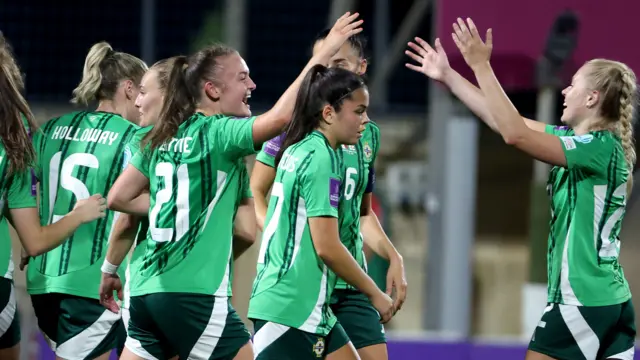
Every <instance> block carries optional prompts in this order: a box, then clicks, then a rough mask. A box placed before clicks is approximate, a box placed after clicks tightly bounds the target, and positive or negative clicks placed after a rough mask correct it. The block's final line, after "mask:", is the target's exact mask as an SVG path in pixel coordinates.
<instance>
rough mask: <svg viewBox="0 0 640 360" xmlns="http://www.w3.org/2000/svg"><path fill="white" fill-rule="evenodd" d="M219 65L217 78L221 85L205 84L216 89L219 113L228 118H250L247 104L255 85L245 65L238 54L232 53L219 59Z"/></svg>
mask: <svg viewBox="0 0 640 360" xmlns="http://www.w3.org/2000/svg"><path fill="white" fill-rule="evenodd" d="M219 65H220V68H221V69H220V73H219V75H218V76H219V79H220V82H221V84H220V85H218V86H216V85H213V84H212V83H211V82H208V83H206V84H211V85H210V86H215V87H216V89H217V91H216V94H218V95H219V96H218V98H219V99H218V102H219V107H220V112H221V113H222V114H225V115H230V116H238V117H248V116H251V108H250V106H249V104H248V102H249V98H251V92H252V91H253V90H255V89H256V84H255V83H254V82H253V80H252V79H251V77H250V76H249V68H248V67H247V63H246V62H245V61H244V59H243V58H242V57H241V56H240V55H239V54H238V53H233V54H230V55H227V56H225V57H223V58H221V59H220V60H219ZM206 84H205V87H206V86H207V85H206ZM205 90H206V89H205Z"/></svg>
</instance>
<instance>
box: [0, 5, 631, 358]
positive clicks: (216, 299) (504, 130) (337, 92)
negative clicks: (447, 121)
mask: <svg viewBox="0 0 640 360" xmlns="http://www.w3.org/2000/svg"><path fill="white" fill-rule="evenodd" d="M362 23H363V22H362V20H358V14H357V13H355V14H351V13H346V14H345V15H343V16H342V17H340V18H339V19H338V20H337V21H336V23H335V25H334V26H333V27H332V28H331V29H330V30H327V31H325V32H323V33H321V34H320V35H319V36H318V38H317V39H316V40H315V42H314V46H313V55H312V56H311V59H310V60H309V62H308V64H307V65H306V67H305V68H304V69H303V70H302V72H301V73H300V75H299V76H298V78H297V79H296V80H295V81H294V82H293V83H292V84H291V85H290V87H289V88H288V89H287V90H286V91H285V92H284V94H283V95H282V96H281V98H280V99H279V100H278V102H277V103H276V104H275V105H274V106H273V107H272V108H271V109H270V110H268V111H266V112H265V113H263V114H261V115H259V116H251V111H250V109H249V105H248V99H249V98H250V97H251V92H252V91H253V90H254V89H255V83H254V82H253V81H252V79H251V77H250V76H249V70H248V68H247V65H246V64H245V62H244V60H243V59H242V57H241V56H240V55H239V54H238V52H237V51H235V50H234V49H232V48H229V47H227V46H224V45H214V46H209V47H206V48H204V49H202V50H200V51H198V52H196V53H194V54H192V55H190V56H176V57H172V58H169V59H165V60H161V61H159V62H157V63H155V64H154V65H153V66H151V67H150V68H147V65H146V64H145V63H144V62H143V61H141V60H140V59H138V58H136V57H134V56H132V55H130V54H126V53H122V52H116V51H114V50H113V49H112V48H111V46H109V44H107V43H104V42H102V43H98V44H96V45H94V46H93V47H92V48H91V50H90V52H89V54H88V55H87V58H86V61H85V66H84V70H83V78H82V81H81V83H80V84H79V85H78V87H77V88H76V89H75V90H74V91H73V95H74V97H73V100H72V102H74V103H77V104H80V105H85V106H86V105H88V104H89V103H91V102H92V101H97V102H98V106H97V109H96V110H95V111H77V112H73V113H70V114H66V115H63V116H60V117H57V118H54V119H51V120H49V121H47V122H46V123H44V125H42V126H41V127H39V128H38V127H36V126H35V121H34V118H33V114H32V112H31V111H30V109H29V107H28V105H27V103H26V101H25V100H24V97H23V96H22V94H21V93H22V91H23V83H22V80H21V77H20V72H19V70H18V66H17V64H16V63H15V60H14V59H13V57H12V55H11V53H10V49H9V46H8V45H7V44H6V42H4V39H2V44H0V45H2V46H1V49H0V50H1V51H0V69H1V70H2V71H1V73H0V92H2V94H3V96H2V98H0V116H1V117H2V120H1V121H0V138H1V139H2V147H1V149H0V171H1V172H2V175H3V176H2V177H1V178H0V191H1V192H2V194H3V199H4V207H5V209H6V210H5V212H4V214H5V217H4V218H3V220H2V222H0V226H2V231H3V233H4V235H3V238H2V239H3V240H2V241H1V242H0V256H1V257H2V263H0V266H3V268H2V269H0V270H2V271H4V274H5V275H4V277H2V278H0V287H1V289H2V290H1V291H0V303H2V304H3V310H2V312H1V313H0V358H2V359H17V358H18V356H19V341H20V336H19V324H18V316H17V314H16V299H15V290H14V287H13V282H12V272H13V263H12V262H11V242H10V238H9V228H8V224H9V223H10V224H12V225H13V227H14V228H15V229H16V231H17V233H18V236H19V238H20V241H21V243H22V245H23V247H24V249H25V253H26V254H25V256H24V257H23V261H22V263H21V268H24V267H27V287H28V292H29V294H30V295H31V300H32V304H33V308H34V311H35V314H36V317H37V319H38V326H39V328H40V330H41V331H42V333H43V334H44V335H45V337H46V338H47V340H48V341H49V344H50V346H51V348H52V349H53V350H54V351H55V353H56V356H57V358H59V359H105V358H107V357H108V356H109V354H110V352H111V350H112V349H114V348H118V349H119V352H121V355H120V358H121V359H127V360H133V359H238V360H249V359H279V360H280V359H318V358H327V359H332V360H343V359H345V360H346V359H368V360H378V359H387V358H388V355H387V349H386V339H385V335H384V328H383V326H382V324H383V323H385V322H387V321H389V320H390V319H391V318H392V317H393V316H394V315H395V313H396V312H397V311H398V310H399V309H400V308H401V306H402V304H403V302H404V301H405V298H406V287H407V284H406V280H405V275H404V265H403V260H402V257H401V256H400V254H399V253H398V251H397V250H396V249H395V248H394V247H393V245H392V244H391V242H390V241H389V239H388V237H387V236H386V235H385V233H384V231H383V229H382V227H381V226H380V223H379V222H378V219H377V218H376V216H375V214H374V213H373V212H372V210H371V192H372V191H373V187H374V184H375V170H374V163H375V159H376V155H377V152H378V149H379V143H380V134H379V129H378V127H377V126H376V125H375V124H374V123H372V122H371V121H370V120H369V118H368V117H367V114H366V112H367V108H368V106H369V94H368V90H367V86H366V84H365V82H364V80H363V78H362V75H363V74H364V73H365V72H366V67H367V62H366V60H365V57H364V41H363V39H362V37H361V36H360V35H359V33H360V32H361V31H362V28H361V25H362ZM453 28H454V32H453V38H454V41H455V43H456V45H457V47H458V49H459V50H460V52H461V53H462V55H463V56H464V59H465V60H466V62H467V64H468V65H469V66H470V67H471V68H472V69H473V71H474V73H475V75H476V78H477V80H478V84H479V88H478V87H476V86H474V85H473V84H471V83H470V82H468V81H467V80H465V79H464V78H463V77H462V76H460V75H459V74H458V73H457V72H455V71H454V70H453V69H451V67H450V66H449V63H448V60H447V56H446V54H445V52H444V50H443V48H442V46H441V44H440V41H439V40H436V41H435V49H434V48H432V47H431V46H429V44H428V43H426V42H425V41H424V40H422V39H420V38H416V42H410V43H409V47H410V49H409V50H407V52H406V53H407V55H408V56H409V57H411V58H412V59H414V60H415V61H416V62H417V63H418V64H417V65H416V64H407V67H408V68H410V69H412V70H414V71H416V72H419V73H422V74H424V75H426V76H428V77H429V78H431V79H433V80H437V81H440V82H442V83H444V84H445V85H447V86H448V87H449V88H450V89H451V91H452V92H453V93H454V94H455V95H456V96H457V97H458V98H459V99H460V100H461V101H462V102H463V103H465V104H466V105H467V106H468V107H469V108H470V109H471V110H472V111H473V112H474V113H475V114H476V115H478V117H479V118H480V119H482V120H483V121H484V122H485V123H487V125H489V126H490V127H491V128H492V129H494V130H495V131H496V132H498V133H499V134H500V135H502V137H503V138H504V140H505V142H507V143H508V144H510V145H513V146H515V147H517V148H519V149H521V150H522V151H524V152H526V153H528V154H530V155H531V156H532V157H534V158H536V159H539V160H542V161H545V162H547V163H550V164H552V165H554V167H553V170H552V171H551V175H550V180H549V191H550V195H551V198H552V204H551V206H552V220H551V233H550V236H549V253H548V258H549V300H548V301H549V304H548V306H547V308H546V309H545V313H544V314H543V317H542V320H541V322H540V325H539V327H538V329H537V330H536V332H535V334H534V337H533V338H532V340H531V343H530V346H529V351H528V353H527V358H528V359H549V358H551V359H553V358H556V359H582V358H585V359H596V358H597V359H601V358H602V359H604V358H607V359H620V360H626V359H632V358H633V342H634V339H635V325H634V321H635V319H634V317H635V315H634V312H633V306H632V304H631V300H630V299H631V294H630V291H629V286H628V284H627V282H626V280H625V278H624V274H623V272H622V268H621V266H620V264H619V262H618V256H619V250H620V242H619V240H618V234H619V232H620V226H621V222H622V219H623V215H624V211H625V205H626V197H627V193H628V191H629V189H630V185H631V182H632V180H631V171H632V169H633V166H634V165H635V150H634V143H633V133H632V126H631V121H632V115H633V111H634V108H635V90H636V88H635V87H636V81H635V75H634V73H633V72H632V71H631V70H630V69H629V68H628V67H627V66H625V65H624V64H622V63H619V62H614V61H609V60H592V61H590V62H588V63H586V64H585V65H584V66H583V67H582V68H580V70H579V71H578V72H577V73H576V74H575V76H574V77H573V81H572V84H571V85H570V86H569V87H567V88H566V89H565V90H564V91H563V95H564V96H565V106H566V108H565V110H564V112H563V116H562V121H563V122H564V123H565V124H566V125H567V126H565V127H553V126H549V125H544V124H541V123H539V122H536V121H533V120H528V119H524V118H522V117H521V116H520V115H519V114H518V112H517V111H516V109H515V108H514V107H513V105H512V104H511V102H510V101H509V99H508V98H507V97H506V96H505V94H504V92H503V91H502V88H501V86H500V84H499V83H498V81H497V80H496V78H495V76H494V75H493V71H492V69H491V66H490V55H491V50H492V38H491V32H490V31H489V32H488V33H487V38H486V41H483V40H482V39H481V37H480V36H479V34H478V31H477V29H476V27H475V25H474V24H473V22H472V21H471V20H470V19H467V21H466V22H465V21H463V20H461V19H458V21H457V22H456V23H455V24H454V26H453ZM256 152H258V155H257V161H256V163H255V166H254V168H253V171H252V174H251V176H249V174H248V172H247V168H246V165H245V163H244V157H245V156H247V155H251V154H255V153H256ZM38 190H39V203H37V202H36V198H37V197H38V196H37V193H38ZM269 192H270V196H269V197H267V194H268V193H269ZM103 196H106V199H105V198H104V197H103ZM267 198H268V201H267ZM256 228H259V229H260V230H261V231H262V241H261V243H260V250H259V254H258V261H257V275H256V278H255V281H254V284H253V289H252V293H251V299H250V304H249V313H248V318H249V319H250V320H251V321H252V322H253V325H254V334H253V336H252V335H251V334H250V333H249V331H248V330H247V329H246V327H245V325H244V323H243V322H242V321H241V320H240V318H239V316H238V315H237V313H236V312H235V310H234V309H233V307H232V306H231V303H230V299H231V296H232V289H231V284H232V274H233V262H234V259H236V258H238V257H239V256H240V255H241V254H242V253H243V252H244V251H245V250H246V249H248V248H249V247H250V246H251V245H252V244H253V242H254V241H255V235H256ZM365 242H366V244H367V245H368V246H369V247H370V248H371V249H372V250H373V251H374V252H375V253H377V254H378V255H380V256H381V257H383V258H385V259H387V260H389V263H390V266H389V272H388V275H387V289H386V292H383V291H382V290H380V289H379V288H378V287H377V285H376V284H375V283H374V282H373V281H372V279H371V278H370V277H369V276H368V275H367V272H366V271H367V269H366V259H365V256H364V252H363V244H364V243H365ZM126 258H128V260H127V264H126V266H120V265H121V264H122V263H123V262H124V261H125V259H126ZM123 279H125V281H123ZM114 293H117V296H118V297H119V298H120V299H121V300H122V303H120V304H118V303H117V302H116V300H115V298H114ZM125 339H126V340H125Z"/></svg>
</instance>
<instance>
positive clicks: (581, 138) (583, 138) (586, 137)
mask: <svg viewBox="0 0 640 360" xmlns="http://www.w3.org/2000/svg"><path fill="white" fill-rule="evenodd" d="M573 139H574V140H575V141H577V142H579V143H582V144H588V143H590V142H591V140H593V135H591V134H586V135H581V136H574V137H573Z"/></svg>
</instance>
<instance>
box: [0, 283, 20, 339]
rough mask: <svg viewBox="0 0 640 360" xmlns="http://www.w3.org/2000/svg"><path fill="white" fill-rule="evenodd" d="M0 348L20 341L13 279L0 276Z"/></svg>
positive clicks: (18, 317)
mask: <svg viewBox="0 0 640 360" xmlns="http://www.w3.org/2000/svg"><path fill="white" fill-rule="evenodd" d="M0 309H2V310H0V349H10V348H13V347H15V346H16V345H17V344H19V343H20V316H19V314H18V307H17V304H16V292H15V288H14V286H13V281H11V280H9V279H6V278H0Z"/></svg>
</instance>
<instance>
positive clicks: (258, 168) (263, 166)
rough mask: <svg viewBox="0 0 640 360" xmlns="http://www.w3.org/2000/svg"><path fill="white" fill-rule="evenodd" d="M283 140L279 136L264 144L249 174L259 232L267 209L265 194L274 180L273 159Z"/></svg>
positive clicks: (281, 136)
mask: <svg viewBox="0 0 640 360" xmlns="http://www.w3.org/2000/svg"><path fill="white" fill-rule="evenodd" d="M283 140H284V134H281V135H279V136H277V137H275V138H273V139H271V140H269V141H267V142H265V143H264V145H263V146H262V150H261V151H260V152H259V153H258V155H257V157H256V162H255V164H254V165H253V171H252V172H251V192H252V193H253V198H254V202H255V212H256V221H257V222H258V228H260V230H261V231H262V230H263V229H264V222H265V220H266V218H267V210H268V209H269V204H268V203H267V194H268V193H269V189H271V186H273V181H274V179H275V178H276V166H275V157H276V155H277V154H278V151H280V146H281V145H282V141H283Z"/></svg>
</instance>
